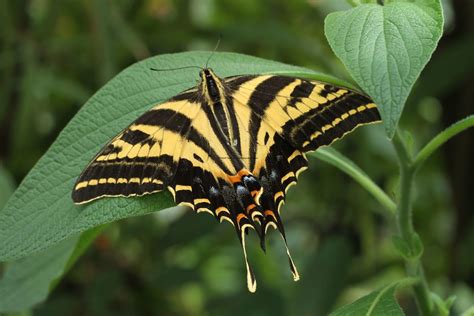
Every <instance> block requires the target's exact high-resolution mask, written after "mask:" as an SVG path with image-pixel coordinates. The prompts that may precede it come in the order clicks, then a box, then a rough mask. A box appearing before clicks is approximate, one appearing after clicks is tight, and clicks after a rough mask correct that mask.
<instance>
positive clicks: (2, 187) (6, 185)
mask: <svg viewBox="0 0 474 316" xmlns="http://www.w3.org/2000/svg"><path fill="white" fill-rule="evenodd" d="M14 190H15V183H14V181H13V178H12V176H11V175H10V173H9V172H8V171H7V170H6V169H5V168H4V167H3V165H2V164H1V163H0V210H1V209H2V207H3V206H4V205H5V204H6V203H7V201H8V199H9V198H10V196H11V195H12V193H13V191H14Z"/></svg>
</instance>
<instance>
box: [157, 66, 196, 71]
mask: <svg viewBox="0 0 474 316" xmlns="http://www.w3.org/2000/svg"><path fill="white" fill-rule="evenodd" d="M189 68H197V69H199V70H202V67H199V66H184V67H177V68H164V69H159V68H150V70H153V71H172V70H181V69H189Z"/></svg>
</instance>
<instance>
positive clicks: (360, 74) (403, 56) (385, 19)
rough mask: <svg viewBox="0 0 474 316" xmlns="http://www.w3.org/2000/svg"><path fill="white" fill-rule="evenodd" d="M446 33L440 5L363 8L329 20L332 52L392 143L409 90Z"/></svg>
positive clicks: (433, 0) (428, 0)
mask: <svg viewBox="0 0 474 316" xmlns="http://www.w3.org/2000/svg"><path fill="white" fill-rule="evenodd" d="M387 2H388V1H387ZM442 30H443V14H442V9H441V4H440V2H439V0H413V1H406V0H398V1H397V0H393V1H390V2H389V3H388V4H386V5H378V4H364V5H360V6H357V7H355V8H353V9H351V10H348V11H343V12H335V13H331V14H329V15H328V16H327V18H326V21H325V32H326V37H327V38H328V41H329V44H330V45H331V48H332V49H333V51H334V52H335V53H336V55H337V56H338V57H339V58H340V59H341V60H342V62H343V63H344V65H345V66H346V68H347V70H348V71H349V73H350V74H351V75H352V77H353V78H354V79H355V80H356V82H357V83H358V84H359V85H360V87H361V88H362V89H363V90H364V91H365V92H366V93H368V94H369V95H370V96H371V97H372V98H373V99H374V101H375V103H377V104H378V105H379V108H380V112H381V115H382V118H383V121H384V124H385V130H386V132H387V135H388V136H389V137H392V136H393V134H394V133H395V129H396V127H397V125H398V121H399V119H400V116H401V114H402V111H403V107H404V105H405V102H406V99H407V98H408V95H409V94H410V91H411V88H412V87H413V84H414V83H415V81H416V80H417V78H418V76H419V75H420V73H421V71H422V70H423V68H424V67H425V65H426V63H427V62H428V61H429V59H430V58H431V55H432V53H433V51H434V50H435V48H436V45H437V44H438V41H439V39H440V37H441V34H442Z"/></svg>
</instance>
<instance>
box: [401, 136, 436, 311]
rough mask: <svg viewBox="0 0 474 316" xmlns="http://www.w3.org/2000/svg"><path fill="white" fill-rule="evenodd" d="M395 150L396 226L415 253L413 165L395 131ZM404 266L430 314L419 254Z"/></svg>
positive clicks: (418, 297) (418, 301)
mask: <svg viewBox="0 0 474 316" xmlns="http://www.w3.org/2000/svg"><path fill="white" fill-rule="evenodd" d="M392 143H393V146H394V148H395V151H396V152H397V156H398V161H399V166H400V196H399V203H398V214H397V227H398V231H399V234H400V236H401V238H402V239H403V240H404V241H405V242H406V245H407V246H408V249H409V252H410V253H412V254H415V253H416V245H415V240H417V238H418V236H417V234H416V232H415V230H414V228H413V220H412V205H411V197H412V196H411V195H412V192H413V190H412V189H413V180H414V177H415V173H416V172H415V171H416V169H415V165H414V163H413V158H412V156H411V155H410V153H409V151H408V149H407V146H406V144H405V141H404V140H403V138H402V136H401V135H400V132H399V131H397V132H396V133H395V136H394V138H393V140H392ZM405 267H406V271H407V274H408V276H409V277H416V278H419V280H420V282H419V283H417V284H414V285H413V290H414V292H415V297H416V301H417V304H418V308H419V310H420V313H421V315H431V311H432V306H433V303H432V301H431V299H430V295H429V293H430V290H429V288H428V283H427V282H426V278H425V274H424V271H423V266H422V264H421V260H420V256H418V255H413V256H411V257H408V258H405Z"/></svg>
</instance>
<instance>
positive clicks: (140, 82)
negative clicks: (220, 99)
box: [0, 0, 474, 315]
mask: <svg viewBox="0 0 474 316" xmlns="http://www.w3.org/2000/svg"><path fill="white" fill-rule="evenodd" d="M353 2H354V5H356V4H357V5H356V7H355V8H354V9H352V10H349V11H346V12H341V13H335V14H331V15H330V16H328V18H327V22H326V34H327V37H328V39H329V42H330V44H331V47H332V48H333V50H334V52H335V53H336V55H337V56H338V57H339V58H340V59H341V60H342V61H343V62H344V64H345V66H346V67H347V69H348V70H349V72H350V73H351V75H352V76H353V77H354V79H355V80H356V82H357V83H358V84H359V85H360V86H361V87H362V88H363V89H364V91H366V92H367V93H368V94H370V95H371V97H372V98H373V99H374V100H375V101H376V102H377V103H378V105H379V106H380V108H381V112H382V115H383V117H384V124H385V128H386V131H387V135H388V137H390V138H391V137H393V140H392V143H393V146H394V148H395V150H396V152H397V155H398V157H399V162H400V192H399V194H398V197H397V202H393V201H392V200H391V198H390V197H389V196H388V195H387V194H386V193H384V191H383V190H382V189H381V188H379V187H378V186H377V185H376V184H375V183H374V182H373V181H372V180H371V179H370V178H369V177H368V176H367V175H366V174H365V173H364V172H363V171H362V170H361V169H360V168H358V167H357V166H356V165H355V164H354V163H353V162H351V161H350V160H349V159H348V158H346V157H344V156H342V155H341V154H340V153H338V152H336V151H335V150H329V149H323V150H318V151H317V152H315V153H314V154H312V156H315V157H317V158H319V159H322V160H325V161H327V162H329V163H331V164H334V165H335V166H337V167H338V168H340V169H341V170H343V171H344V172H346V173H348V174H349V175H350V176H352V177H353V178H354V179H355V180H356V181H357V182H359V183H360V184H361V185H362V186H363V187H364V188H366V189H367V191H368V192H369V193H371V194H372V195H373V196H374V197H375V198H376V199H377V201H379V202H380V203H381V205H382V206H384V207H385V209H386V210H387V214H388V216H389V218H392V219H393V220H394V221H395V222H396V223H397V226H398V230H399V232H398V234H397V235H396V236H395V237H394V238H393V244H394V247H395V248H396V249H398V251H399V252H400V255H401V256H402V257H403V258H404V260H405V262H406V267H407V277H409V278H408V279H407V280H405V281H403V282H401V284H398V283H396V284H390V285H387V287H385V288H383V289H381V290H379V291H375V292H374V293H372V294H369V295H368V296H366V297H364V298H362V299H361V300H359V301H357V302H355V303H354V304H352V305H348V306H346V307H343V308H342V309H341V310H339V311H336V312H335V314H345V313H347V312H355V311H357V312H361V313H366V314H371V313H373V314H375V313H377V312H380V313H383V312H385V313H388V312H387V310H383V308H384V307H386V306H388V307H387V308H389V310H390V311H391V313H392V314H393V315H398V314H401V313H402V312H401V310H400V308H399V307H398V306H397V305H396V302H395V300H394V298H393V293H394V291H395V288H396V287H397V286H400V285H402V286H403V285H406V286H412V287H413V289H414V292H415V296H416V298H417V302H418V304H419V308H420V311H421V313H422V314H426V315H428V314H434V313H442V312H443V311H446V310H449V304H450V303H451V300H448V301H447V302H443V301H442V300H439V299H434V298H433V297H436V296H434V295H432V293H431V291H430V289H429V287H428V284H427V281H426V280H425V278H424V275H423V266H422V264H421V261H420V258H421V256H422V251H423V247H422V243H421V241H420V239H419V237H418V235H417V234H416V232H415V231H414V229H413V223H412V216H411V213H412V209H411V195H412V191H413V178H414V176H415V174H416V171H417V170H418V169H419V168H420V166H421V165H422V163H423V162H424V161H425V160H426V159H427V158H428V157H429V156H430V155H431V154H432V153H433V152H434V151H435V150H436V149H437V148H438V147H439V146H441V145H442V144H443V143H444V142H446V141H447V140H448V139H449V138H451V137H452V136H454V135H456V134H457V133H459V132H461V131H462V130H464V129H466V128H468V127H471V126H473V125H474V117H472V116H471V117H468V118H466V119H465V120H463V121H460V122H458V123H456V124H454V125H453V126H452V127H450V128H448V129H447V130H445V131H444V132H442V133H441V134H439V135H438V136H437V137H435V138H434V139H433V140H432V141H431V142H429V143H428V144H427V145H426V146H425V147H424V148H423V149H421V150H420V151H419V152H418V153H417V154H413V153H412V149H411V148H410V146H409V145H407V143H408V142H409V141H408V140H407V136H406V135H407V134H406V133H405V132H400V131H397V125H398V120H399V118H400V116H401V114H402V110H403V105H404V104H405V101H406V98H407V97H408V95H409V93H410V91H411V88H412V86H413V84H414V83H415V81H416V79H417V78H418V76H419V74H420V72H421V70H422V69H423V67H424V66H425V64H426V63H427V62H428V60H429V59H430V57H431V54H432V52H433V50H434V49H435V47H436V44H437V42H438V40H439V37H440V36H441V31H442V15H441V7H440V4H439V2H438V1H429V0H426V1H412V2H408V1H385V5H383V6H382V5H380V4H376V3H375V2H376V1H358V2H357V3H356V1H353ZM361 2H364V4H361ZM407 17H409V19H407ZM367 19H370V20H371V21H372V22H371V23H369V24H366V23H363V22H364V21H366V20H367ZM386 26H392V27H393V29H392V31H389V30H390V28H385V27H386ZM412 28H414V29H415V31H413V29H412ZM395 29H396V30H398V31H399V32H400V33H399V34H398V35H397V34H392V33H385V32H394V30H395ZM362 34H364V36H361V35H362ZM392 35H393V36H392ZM419 38H421V39H423V41H422V42H421V44H420V43H418V42H417V41H416V40H417V39H419ZM381 39H382V44H384V45H381V46H380V47H379V46H374V44H375V43H378V44H380V41H381ZM375 48H377V49H375ZM208 56H209V53H207V52H201V53H199V52H193V53H184V54H173V55H163V56H159V57H154V58H151V59H147V60H145V61H143V62H140V63H138V64H135V65H133V66H131V67H130V68H127V69H126V70H124V71H123V72H122V73H121V74H120V75H118V76H117V77H115V79H113V80H112V81H111V82H109V83H108V84H107V85H106V86H104V88H102V89H101V90H100V91H99V92H98V93H97V94H96V95H94V96H93V97H92V99H91V100H90V101H89V102H88V103H87V104H86V105H85V106H84V108H83V109H82V110H81V111H80V113H79V114H78V115H77V116H76V117H75V118H74V119H73V120H72V121H71V123H70V124H69V125H68V126H67V127H66V128H65V129H64V131H63V132H62V133H61V135H60V136H59V137H58V139H57V141H56V142H55V143H54V144H53V146H52V147H51V148H50V150H49V151H48V153H47V154H46V155H45V156H44V157H43V158H42V159H41V160H40V162H39V163H38V164H37V165H36V167H35V168H34V169H33V170H32V171H31V172H30V174H29V175H28V177H27V178H26V179H25V180H24V182H23V183H22V185H21V186H20V188H19V189H18V190H17V191H16V192H15V193H14V195H13V197H12V199H11V200H10V201H9V202H8V205H7V206H6V207H5V208H4V209H3V210H2V211H1V212H0V240H2V244H1V245H0V260H2V261H11V260H17V261H13V262H12V263H11V264H10V265H9V267H8V269H7V271H6V273H5V276H4V279H3V280H2V282H1V283H0V311H1V310H6V311H10V310H21V309H26V308H29V307H31V306H32V305H33V304H34V303H36V302H38V301H41V300H43V299H44V298H45V297H46V295H47V293H48V291H50V290H51V288H53V287H54V285H55V284H56V281H55V280H56V279H57V278H60V277H61V275H63V274H64V273H65V272H66V271H67V270H68V269H69V267H70V266H71V265H72V263H73V262H74V260H76V259H77V258H78V256H79V255H80V254H81V253H82V251H83V250H84V249H85V248H86V247H87V245H88V244H89V243H90V242H91V240H92V239H93V237H94V236H96V234H97V233H98V231H97V230H99V229H100V227H101V226H99V225H102V224H106V223H109V222H112V221H115V220H117V219H120V218H125V217H130V216H137V215H143V214H147V213H150V212H152V211H155V210H157V209H162V208H166V207H169V206H172V203H171V199H170V197H169V196H168V195H167V194H166V193H162V194H156V195H153V196H149V197H143V198H139V199H128V200H123V199H121V200H116V199H109V200H107V199H105V200H101V201H97V202H96V203H93V204H91V205H87V206H85V207H76V206H74V205H73V204H72V201H71V200H70V190H71V188H72V184H73V182H74V179H75V177H76V176H77V175H78V174H79V172H80V171H81V168H82V167H83V166H84V165H85V164H86V163H87V161H88V160H89V159H90V157H92V156H93V155H94V154H95V153H96V151H97V149H98V146H99V147H100V145H101V144H103V143H105V142H106V141H107V140H108V138H109V137H110V136H111V135H114V134H115V133H117V132H118V131H119V130H120V129H121V128H122V127H123V126H125V125H126V124H127V123H129V122H130V121H132V120H133V119H134V118H135V117H136V116H137V115H138V114H140V113H142V112H143V111H144V110H145V109H147V108H149V107H150V106H151V105H152V104H155V103H157V102H159V101H160V100H164V99H166V98H168V97H170V96H172V95H174V94H176V93H178V92H180V91H182V90H184V89H185V88H188V87H190V86H192V85H194V83H195V78H196V74H195V73H193V72H187V71H186V72H185V71H182V72H180V71H176V72H173V73H170V74H169V76H167V77H166V78H164V77H157V76H156V74H151V73H150V72H148V71H147V70H148V69H149V68H150V67H156V68H173V67H180V66H182V65H183V64H186V65H203V64H204V63H205V60H206V59H207V57H208ZM358 56H359V57H360V56H363V57H365V58H363V59H360V58H358ZM368 57H370V58H368ZM375 61H378V62H380V64H379V65H377V67H375V68H374V67H373V63H374V62H375ZM212 65H213V67H214V68H215V69H216V70H217V71H218V73H219V75H221V76H227V75H234V74H241V73H242V72H244V73H262V72H271V73H288V74H292V75H300V76H307V77H311V78H315V79H323V80H326V81H327V80H332V81H334V82H336V83H340V84H344V83H342V82H339V81H335V80H334V79H330V78H328V77H324V76H323V75H321V74H316V73H314V72H311V71H308V70H306V69H302V68H297V67H293V66H288V65H283V64H279V63H274V62H269V61H266V60H262V59H257V58H251V57H248V56H243V55H237V54H225V53H220V54H219V53H218V54H216V55H215V57H213V62H212ZM384 76H389V80H383V79H384V78H385V77H384ZM125 85H127V89H123V87H124V86H125ZM346 85H347V84H346ZM144 87H146V88H144ZM132 106H133V110H132V111H130V109H131V107H132ZM94 227H99V228H94ZM79 234H82V235H81V237H79ZM53 246H54V247H53ZM58 252H59V253H58ZM49 258H55V259H57V260H56V261H51V260H50V259H49ZM45 264H47V265H48V267H49V268H50V269H51V271H50V273H45V272H44V271H43V270H41V267H42V266H43V265H45ZM34 277H39V278H38V279H35V278H34ZM27 281H30V283H25V282H27ZM26 290H28V291H33V292H34V293H35V294H34V295H33V294H31V292H25V291H26ZM12 298H17V299H16V300H13V299H12ZM380 308H382V309H380Z"/></svg>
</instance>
